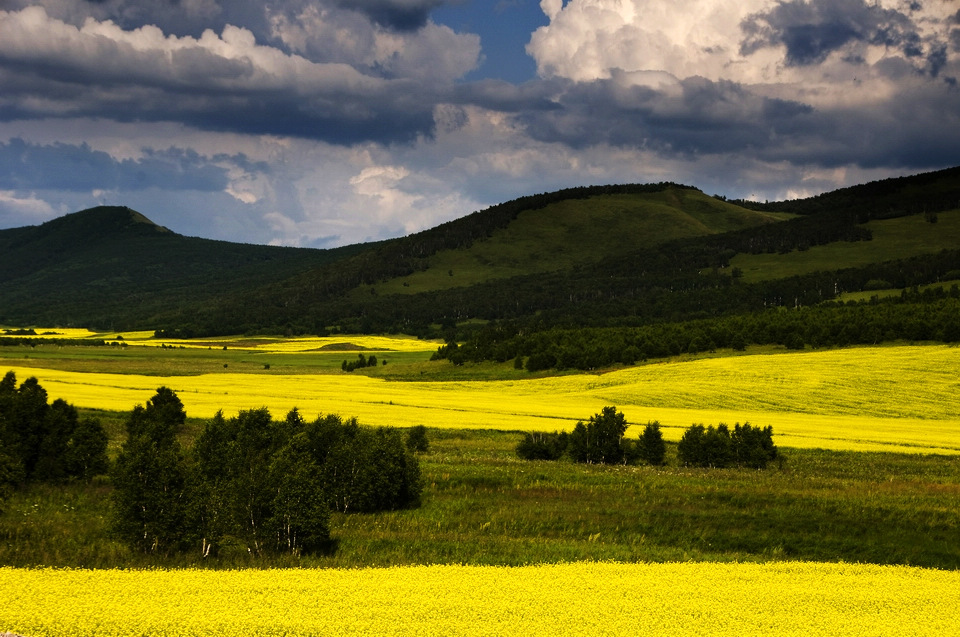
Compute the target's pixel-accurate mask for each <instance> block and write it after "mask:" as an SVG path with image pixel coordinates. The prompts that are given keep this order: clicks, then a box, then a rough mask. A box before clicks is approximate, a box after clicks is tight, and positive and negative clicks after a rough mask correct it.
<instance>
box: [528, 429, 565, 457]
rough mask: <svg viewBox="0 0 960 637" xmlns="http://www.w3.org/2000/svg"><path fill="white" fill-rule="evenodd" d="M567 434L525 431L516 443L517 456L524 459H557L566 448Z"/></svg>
mask: <svg viewBox="0 0 960 637" xmlns="http://www.w3.org/2000/svg"><path fill="white" fill-rule="evenodd" d="M568 439H569V434H567V433H566V432H565V431H564V432H554V433H552V434H550V433H544V432H539V431H537V432H527V433H525V434H524V435H523V438H522V439H521V440H520V442H519V443H517V456H518V457H520V458H522V459H524V460H559V459H560V458H561V457H562V456H563V454H564V452H565V451H566V450H567V441H568Z"/></svg>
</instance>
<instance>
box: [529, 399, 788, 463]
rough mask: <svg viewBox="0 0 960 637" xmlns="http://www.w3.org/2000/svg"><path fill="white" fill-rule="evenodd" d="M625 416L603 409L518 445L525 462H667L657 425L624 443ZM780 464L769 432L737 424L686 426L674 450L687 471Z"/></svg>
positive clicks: (651, 425) (764, 429)
mask: <svg viewBox="0 0 960 637" xmlns="http://www.w3.org/2000/svg"><path fill="white" fill-rule="evenodd" d="M627 427H628V424H627V420H626V416H624V414H623V413H622V412H619V411H617V409H616V407H612V406H610V407H604V408H603V409H602V410H601V411H600V413H597V414H594V415H593V416H591V417H590V418H589V419H588V420H587V422H586V423H584V422H583V421H580V422H578V423H577V424H576V426H575V427H574V428H573V431H571V432H569V433H567V432H554V433H544V432H528V433H525V434H524V435H523V438H521V440H520V442H519V443H517V447H516V453H517V456H518V457H520V458H522V459H524V460H559V459H561V458H568V459H569V460H571V461H573V462H578V463H586V464H638V463H644V464H649V465H654V466H659V465H663V464H664V463H665V461H666V443H665V442H664V440H663V433H662V432H661V430H660V423H659V422H656V421H654V422H648V423H647V424H646V426H645V427H644V428H643V431H642V432H641V434H640V436H639V438H638V439H637V440H628V439H627V438H626V437H625V434H626V431H627ZM778 459H782V457H781V456H780V453H779V450H778V449H777V446H776V445H775V444H774V442H773V427H769V426H767V427H754V426H753V425H750V424H749V423H744V424H743V425H741V424H740V423H737V424H735V425H734V427H733V429H732V430H731V429H730V428H729V427H728V426H727V425H725V424H722V423H721V424H720V425H717V426H716V427H714V426H713V425H710V426H709V427H704V426H703V425H702V424H699V425H696V424H695V425H691V426H690V427H689V428H688V429H687V430H686V431H685V432H684V434H683V436H682V437H681V439H680V442H679V443H678V445H677V460H678V462H679V463H680V464H681V465H683V466H690V467H709V468H724V467H734V466H735V467H747V468H751V469H765V468H766V467H767V466H768V465H769V464H770V463H771V462H773V461H775V460H778Z"/></svg>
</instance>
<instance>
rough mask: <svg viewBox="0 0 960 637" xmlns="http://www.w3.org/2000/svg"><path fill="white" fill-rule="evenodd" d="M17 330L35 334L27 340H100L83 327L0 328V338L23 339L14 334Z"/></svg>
mask: <svg viewBox="0 0 960 637" xmlns="http://www.w3.org/2000/svg"><path fill="white" fill-rule="evenodd" d="M18 329H32V330H33V331H34V332H36V334H35V335H34V334H31V335H29V338H49V339H57V338H69V339H75V338H90V339H93V338H102V337H101V336H99V335H98V333H97V332H92V331H90V330H88V329H86V328H84V327H33V328H17V327H3V326H0V337H4V336H6V337H10V338H23V337H25V335H21V334H16V333H15V332H16V330H18Z"/></svg>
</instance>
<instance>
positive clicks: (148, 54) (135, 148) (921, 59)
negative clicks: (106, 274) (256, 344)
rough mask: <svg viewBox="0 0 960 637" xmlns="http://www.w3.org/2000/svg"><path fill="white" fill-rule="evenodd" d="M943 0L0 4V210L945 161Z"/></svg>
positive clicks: (212, 213) (828, 186)
mask: <svg viewBox="0 0 960 637" xmlns="http://www.w3.org/2000/svg"><path fill="white" fill-rule="evenodd" d="M958 81H960V0H907V1H903V0H541V1H540V2H537V1H536V0H312V1H310V0H154V1H153V2H142V1H141V0H42V1H37V0H0V228H11V227H19V226H26V225H36V224H39V223H43V222H45V221H48V220H50V219H53V218H56V217H58V216H62V215H64V214H68V213H71V212H76V211H78V210H82V209H85V208H89V207H92V206H96V205H124V206H129V207H131V208H133V209H135V210H138V211H139V212H141V213H143V214H144V215H146V216H147V217H149V218H150V219H152V220H153V221H154V222H156V223H158V224H160V225H163V226H166V227H168V228H170V229H171V230H173V231H175V232H178V233H180V234H184V235H188V236H200V237H206V238H211V239H221V240H227V241H238V242H246V243H258V244H273V245H288V246H302V247H314V248H329V247H335V246H340V245H347V244H352V243H358V242H367V241H375V240H380V239H385V238H390V237H396V236H402V235H406V234H410V233H413V232H417V231H420V230H423V229H426V228H430V227H433V226H436V225H438V224H440V223H443V222H445V221H449V220H451V219H455V218H458V217H462V216H464V215H467V214H470V213H471V212H474V211H476V210H482V209H484V208H486V207H488V206H491V205H494V204H497V203H501V202H503V201H508V200H510V199H514V198H516V197H520V196H524V195H529V194H535V193H541V192H550V191H553V190H557V189H560V188H566V187H572V186H585V185H595V184H612V183H651V182H660V181H672V182H677V183H682V184H687V185H691V186H696V187H698V188H700V189H701V190H703V191H704V192H706V193H707V194H718V195H724V196H727V197H732V198H741V197H742V198H751V199H758V200H782V199H790V198H797V197H805V196H811V195H815V194H819V193H821V192H825V191H829V190H834V189H836V188H840V187H844V186H848V185H854V184H858V183H864V182H867V181H872V180H875V179H883V178H887V177H894V176H900V175H909V174H916V173H920V172H925V171H928V170H935V169H939V168H945V167H949V166H956V165H960V85H958Z"/></svg>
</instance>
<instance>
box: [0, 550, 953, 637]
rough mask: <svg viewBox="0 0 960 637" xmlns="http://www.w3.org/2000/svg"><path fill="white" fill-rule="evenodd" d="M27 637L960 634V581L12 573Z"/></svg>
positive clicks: (885, 569) (408, 572)
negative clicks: (958, 632) (142, 636)
mask: <svg viewBox="0 0 960 637" xmlns="http://www.w3.org/2000/svg"><path fill="white" fill-rule="evenodd" d="M0 579H2V581H3V582H4V583H5V584H4V587H3V589H4V590H3V593H2V598H3V599H2V603H0V631H2V630H10V631H15V632H17V633H19V634H23V635H28V636H30V637H54V636H55V637H88V636H89V637H94V636H96V637H128V636H134V635H136V636H140V635H151V636H152V637H182V636H183V635H191V636H194V637H202V636H211V637H214V636H218V637H219V636H230V637H234V636H236V635H258V636H262V637H272V636H277V637H279V636H288V637H289V636H293V635H318V636H319V635H450V636H456V635H484V636H489V635H547V634H549V635H555V636H558V637H559V636H562V635H646V636H650V637H656V636H661V635H662V636H669V637H675V636H677V635H685V636H695V635H712V636H717V637H722V636H726V635H729V636H736V637H745V636H750V635H758V636H759V635H763V636H765V637H767V636H778V635H803V636H804V637H812V636H817V635H871V636H875V637H876V636H885V635H890V636H897V637H900V636H902V635H911V636H913V637H920V636H924V635H930V636H933V635H936V636H937V637H940V636H942V635H947V634H956V629H957V626H958V625H960V572H957V571H939V570H927V569H919V568H912V567H902V566H898V567H890V566H875V565H852V564H827V563H807V562H782V563H767V564H752V563H750V564H720V563H674V564H615V563H573V564H559V565H542V566H529V567H518V568H506V567H484V566H415V567H399V568H387V569H356V570H308V569H302V570H241V571H208V570H55V569H36V570H29V569H28V570H23V569H12V568H3V569H0Z"/></svg>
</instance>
